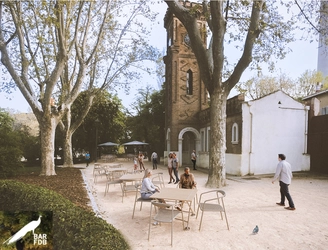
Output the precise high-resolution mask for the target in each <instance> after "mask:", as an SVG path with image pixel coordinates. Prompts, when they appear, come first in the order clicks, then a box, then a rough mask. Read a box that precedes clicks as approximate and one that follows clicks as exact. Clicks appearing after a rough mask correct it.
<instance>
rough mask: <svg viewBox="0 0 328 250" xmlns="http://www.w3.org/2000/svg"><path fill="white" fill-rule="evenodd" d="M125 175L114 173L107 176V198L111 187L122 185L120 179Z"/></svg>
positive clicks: (119, 172) (118, 172)
mask: <svg viewBox="0 0 328 250" xmlns="http://www.w3.org/2000/svg"><path fill="white" fill-rule="evenodd" d="M123 174H124V172H123V171H112V172H109V173H107V174H106V177H107V182H106V188H105V196H106V194H107V193H108V191H109V186H110V185H115V184H121V183H122V181H121V180H120V177H121V176H122V175H123Z"/></svg>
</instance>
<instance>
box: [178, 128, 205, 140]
mask: <svg viewBox="0 0 328 250" xmlns="http://www.w3.org/2000/svg"><path fill="white" fill-rule="evenodd" d="M188 131H190V132H192V133H194V134H195V136H196V140H200V133H199V132H198V130H196V129H195V128H192V127H186V128H184V129H182V130H181V131H180V133H179V137H178V139H179V140H182V139H183V135H184V133H186V132H188Z"/></svg>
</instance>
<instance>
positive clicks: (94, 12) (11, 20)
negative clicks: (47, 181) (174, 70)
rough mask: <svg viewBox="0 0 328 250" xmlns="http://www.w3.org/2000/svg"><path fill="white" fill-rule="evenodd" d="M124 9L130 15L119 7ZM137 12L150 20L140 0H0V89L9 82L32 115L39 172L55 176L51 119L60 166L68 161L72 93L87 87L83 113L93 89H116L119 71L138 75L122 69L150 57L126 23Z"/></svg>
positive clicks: (132, 21) (140, 37) (73, 127)
mask: <svg viewBox="0 0 328 250" xmlns="http://www.w3.org/2000/svg"><path fill="white" fill-rule="evenodd" d="M125 7H126V8H129V10H130V11H131V12H128V13H130V14H126V12H124V11H122V12H121V10H122V9H124V8H125ZM141 15H143V17H144V18H150V19H152V18H153V15H152V14H151V12H149V9H148V8H147V4H146V1H141V0H128V1H124V2H120V1H59V0H57V1H1V2H0V27H1V29H0V52H1V62H2V64H3V66H4V67H5V69H6V71H7V72H8V73H9V75H10V76H11V79H10V80H8V81H7V82H6V83H4V84H3V86H1V87H3V88H11V87H17V88H18V89H19V90H20V92H21V93H22V95H23V96H24V98H25V99H26V101H27V103H28V104H29V106H30V107H31V109H32V111H33V113H34V114H35V116H36V118H37V121H38V123H39V127H40V136H41V150H42V152H41V175H55V174H56V173H55V168H54V138H55V129H56V127H57V125H58V124H60V127H61V129H62V131H65V142H66V144H65V145H66V146H67V147H66V149H65V152H66V153H65V155H64V158H65V157H66V159H68V161H67V162H66V163H67V165H68V166H69V165H71V163H72V154H71V143H70V141H71V136H72V134H73V133H74V131H75V130H76V129H77V127H78V126H79V125H80V124H81V122H82V120H83V115H82V116H81V117H80V120H76V122H75V124H72V123H71V117H70V116H71V113H70V110H71V105H72V104H73V102H74V100H75V99H76V98H77V96H78V94H79V93H80V91H81V90H87V91H88V93H89V98H88V99H87V100H88V105H86V108H85V109H84V112H85V113H84V116H85V115H86V114H87V112H88V110H89V109H90V107H91V105H92V101H93V99H94V98H95V96H96V95H97V93H98V91H100V90H102V89H107V88H109V86H110V85H111V84H112V87H113V88H114V86H115V84H117V85H121V86H123V87H124V86H125V85H124V84H126V83H128V81H125V82H124V81H123V80H122V81H120V77H122V78H124V77H125V78H126V79H128V78H130V79H131V78H132V77H137V76H138V74H137V73H135V72H134V71H132V70H131V71H129V70H128V69H129V67H133V66H134V67H138V68H139V67H140V64H138V62H139V63H140V62H141V61H142V60H144V59H145V58H146V59H149V58H151V57H152V56H154V54H155V52H154V50H153V49H152V48H151V47H149V46H144V45H145V42H144V40H145V39H144V36H145V35H144V34H145V33H142V34H143V35H138V31H137V30H134V29H133V28H134V26H133V25H132V24H135V23H136V22H137V24H138V23H140V22H141V21H140V19H135V18H136V17H139V16H141ZM123 21H124V22H125V24H123V25H122V22H123ZM140 27H142V26H140ZM141 29H142V28H141ZM142 31H144V29H142ZM113 85H114V86H113ZM64 116H66V117H65V118H66V119H65V121H66V123H63V122H62V119H63V117H64Z"/></svg>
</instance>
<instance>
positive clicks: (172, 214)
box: [148, 200, 183, 246]
mask: <svg viewBox="0 0 328 250" xmlns="http://www.w3.org/2000/svg"><path fill="white" fill-rule="evenodd" d="M153 207H154V208H155V211H156V214H155V216H154V217H152V210H153ZM180 213H181V211H179V210H176V209H175V204H168V203H161V202H158V201H154V200H153V201H152V202H151V207H150V216H149V229H148V240H149V238H150V228H151V224H152V219H153V220H154V221H156V222H159V224H160V225H161V223H171V246H173V221H174V219H175V218H176V217H177V216H178V215H179V214H180ZM181 215H182V220H183V213H181ZM182 227H183V226H182Z"/></svg>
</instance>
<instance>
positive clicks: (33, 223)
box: [3, 215, 42, 245]
mask: <svg viewBox="0 0 328 250" xmlns="http://www.w3.org/2000/svg"><path fill="white" fill-rule="evenodd" d="M41 217H42V216H41V215H40V216H39V219H38V220H33V221H31V222H30V223H28V224H26V225H25V226H24V227H23V228H22V229H20V230H19V231H18V232H17V233H15V234H14V235H13V236H11V237H10V238H9V239H7V240H6V241H5V242H4V243H3V244H7V245H10V244H12V243H15V242H16V241H18V240H20V239H21V238H23V237H24V236H25V235H26V234H27V233H28V232H30V231H33V235H34V230H35V229H36V228H37V227H38V226H39V225H40V223H41ZM34 239H35V236H34Z"/></svg>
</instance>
